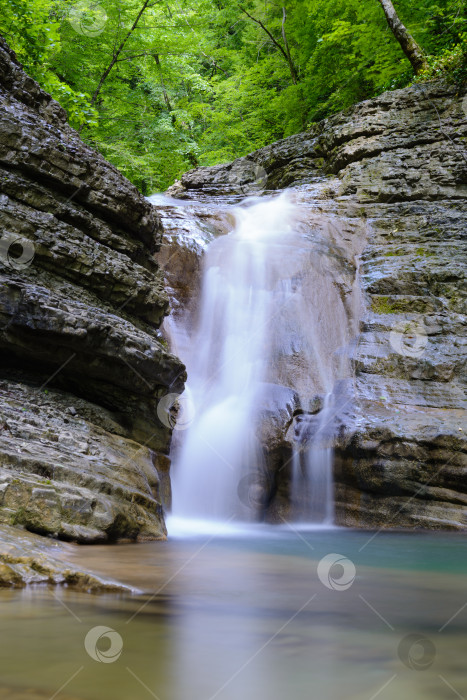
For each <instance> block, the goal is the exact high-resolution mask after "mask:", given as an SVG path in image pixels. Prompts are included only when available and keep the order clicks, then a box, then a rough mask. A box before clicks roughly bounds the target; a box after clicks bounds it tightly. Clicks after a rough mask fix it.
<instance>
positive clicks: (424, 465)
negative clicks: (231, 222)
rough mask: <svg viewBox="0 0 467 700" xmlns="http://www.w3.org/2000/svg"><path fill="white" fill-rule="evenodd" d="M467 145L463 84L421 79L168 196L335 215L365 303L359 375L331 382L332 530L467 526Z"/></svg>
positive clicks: (280, 494) (285, 469) (192, 177)
mask: <svg viewBox="0 0 467 700" xmlns="http://www.w3.org/2000/svg"><path fill="white" fill-rule="evenodd" d="M466 142H467V98H466V97H465V90H464V91H459V90H457V89H456V88H455V87H454V86H451V85H447V84H444V83H442V82H433V83H427V84H419V85H414V86H412V87H409V88H406V89H404V90H397V91H394V92H390V93H385V94H383V95H381V96H380V97H378V98H376V99H373V100H370V101H367V102H364V103H362V104H359V105H357V106H356V107H354V108H352V109H350V110H348V111H346V112H344V113H341V114H338V115H335V116H333V117H331V118H329V119H327V120H325V121H323V122H320V123H319V124H316V125H314V126H313V127H312V128H311V129H310V130H309V131H308V132H305V133H302V134H298V135H295V136H292V137H290V138H288V139H285V140H283V141H280V142H278V143H276V144H273V145H271V146H268V147H265V148H262V149H260V150H258V151H256V152H254V153H252V154H250V155H249V156H247V157H246V158H241V159H238V160H236V161H234V162H233V163H229V164H227V165H221V166H215V167H210V168H199V169H197V170H194V171H191V172H189V173H187V174H185V175H184V176H183V178H182V179H181V181H180V182H179V183H176V184H175V185H174V186H173V188H171V190H170V192H171V193H172V194H173V195H174V196H179V197H185V198H192V199H194V200H201V201H202V202H205V201H207V200H208V199H210V201H211V202H212V201H214V200H216V199H218V200H219V201H221V200H222V197H225V195H237V196H238V195H243V194H248V193H249V191H251V192H252V193H257V191H258V187H261V189H265V188H266V187H267V189H269V190H278V189H282V188H285V187H293V188H294V189H295V191H296V193H297V197H299V198H300V201H302V202H304V203H305V205H306V206H308V207H309V209H310V210H311V209H312V210H313V212H314V215H317V214H319V215H321V216H324V217H328V218H329V220H334V221H339V222H340V224H339V226H338V228H340V229H342V230H344V232H345V235H344V236H343V237H341V240H340V246H341V248H340V250H341V253H342V254H341V255H340V260H341V267H342V269H344V268H345V269H346V270H347V281H346V283H345V284H343V286H342V289H341V292H342V293H343V294H344V296H345V295H346V294H348V292H349V290H350V289H351V288H352V284H353V281H356V282H357V283H358V287H359V289H360V292H361V296H360V298H359V301H358V309H357V312H356V313H357V321H358V330H357V333H356V337H355V342H354V343H353V344H352V347H351V348H349V349H348V352H349V358H350V361H351V365H352V368H353V372H352V376H351V377H349V378H347V379H345V380H344V381H341V382H339V385H338V386H336V388H335V392H336V393H337V395H338V401H337V406H338V409H337V412H336V415H335V429H336V431H337V435H338V439H337V444H336V447H335V464H334V471H335V474H334V476H335V499H336V521H337V523H338V524H342V525H349V526H364V527H375V528H379V527H428V528H435V529H436V528H447V529H449V528H451V529H463V528H465V527H467V479H466V475H467V459H466V440H465V431H466V430H467V424H466V420H465V417H466V413H465V408H466V405H465V377H466V371H465V342H466V341H465V329H466V317H465V312H466V304H465V297H466V285H465V260H466V250H465V233H466V230H467V155H466ZM362 231H363V234H362ZM362 235H363V238H362ZM355 253H359V255H357V258H356V259H354V254H355ZM193 287H194V289H196V284H194V285H193ZM195 293H196V292H195ZM354 308H355V307H354ZM283 408H284V411H285V408H286V407H283ZM285 413H287V411H285ZM298 418H299V420H300V421H302V422H303V420H306V419H307V418H306V416H303V415H302V416H300V417H297V418H296V419H295V420H297V419H298ZM289 419H290V416H289ZM309 421H310V424H312V421H313V416H312V414H310V418H309ZM289 425H290V420H288V422H287V423H284V425H283V434H282V438H281V441H280V445H279V446H277V440H276V441H275V442H274V445H275V447H276V448H277V449H276V451H275V456H274V460H273V461H274V464H273V469H274V472H275V490H276V491H275V496H274V499H275V501H276V503H275V505H274V504H273V509H272V512H273V515H272V517H277V514H278V513H279V514H281V513H282V514H285V515H286V514H287V504H286V499H287V492H288V483H287V480H288V479H289V478H290V437H288V436H286V435H285V431H286V430H287V428H288V427H289ZM268 441H269V442H271V437H270V436H269V437H268ZM287 465H289V466H287Z"/></svg>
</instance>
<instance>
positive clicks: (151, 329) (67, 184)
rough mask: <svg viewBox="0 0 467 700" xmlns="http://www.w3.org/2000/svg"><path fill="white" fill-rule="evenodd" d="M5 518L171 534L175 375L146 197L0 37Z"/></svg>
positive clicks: (0, 428)
mask: <svg viewBox="0 0 467 700" xmlns="http://www.w3.org/2000/svg"><path fill="white" fill-rule="evenodd" d="M0 102H1V115H0V144H1V145H0V170H1V176H0V193H1V194H0V217H1V233H2V237H1V239H0V275H1V286H0V354H1V370H0V522H3V523H7V524H10V525H11V524H13V525H17V526H22V527H26V528H27V529H28V530H31V531H33V532H37V533H40V534H48V535H53V536H56V537H60V538H64V539H70V540H77V541H80V542H94V541H103V540H104V541H105V540H114V539H118V538H140V539H141V538H159V537H163V536H164V535H165V525H164V519H163V507H162V498H161V482H162V486H163V488H162V490H165V491H167V492H168V487H169V485H168V467H169V460H168V458H167V456H166V455H167V453H168V450H169V444H170V437H171V429H170V421H168V420H166V421H164V416H163V417H162V421H161V420H160V418H158V416H157V406H158V402H159V400H160V398H161V397H163V396H164V395H166V394H167V393H169V392H174V393H177V392H180V391H181V390H182V388H183V384H184V379H185V371H184V367H183V365H182V364H181V362H180V361H179V360H178V359H177V358H176V357H175V356H173V355H172V354H171V353H170V352H169V351H168V350H167V347H166V344H165V343H164V341H163V340H162V336H161V334H160V331H159V330H158V327H159V325H160V323H161V322H162V320H163V318H164V316H165V314H166V313H167V310H168V297H167V295H166V293H165V291H164V287H163V278H162V274H161V272H160V270H159V267H158V264H157V263H156V261H155V258H154V254H155V253H156V252H157V250H158V249H159V247H160V243H161V236H162V230H161V226H160V220H159V218H158V216H157V213H156V211H155V209H154V207H153V206H152V205H151V204H149V203H148V202H147V201H146V200H145V199H144V198H143V197H142V196H141V195H140V194H139V192H138V191H137V190H136V188H134V187H133V186H132V185H131V184H130V183H129V182H128V181H127V180H126V179H125V178H124V177H123V176H122V175H121V174H120V173H119V172H118V171H117V170H116V169H115V168H114V167H113V166H111V165H110V164H109V163H107V162H106V161H105V160H104V159H103V158H102V157H101V156H99V155H98V154H97V153H95V152H94V151H93V150H92V149H90V148H89V147H88V146H86V145H85V144H84V143H83V142H82V141H81V139H80V137H79V136H78V134H77V133H76V132H75V131H74V130H73V129H71V128H70V127H69V126H68V124H67V122H66V114H65V112H64V111H63V110H62V109H61V107H60V106H59V105H58V104H57V103H56V102H54V101H53V100H52V99H51V98H50V96H49V95H47V94H46V93H44V92H43V91H42V90H41V89H40V88H39V87H38V85H37V84H36V83H35V82H34V81H33V80H31V79H30V78H29V77H28V76H27V75H26V74H25V73H24V72H23V70H22V69H21V67H20V66H19V64H18V63H17V61H16V59H15V57H14V54H13V53H12V52H11V51H10V50H9V49H8V47H7V46H6V45H5V43H4V42H3V41H2V42H1V43H0Z"/></svg>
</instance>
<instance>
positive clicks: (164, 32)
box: [0, 0, 467, 194]
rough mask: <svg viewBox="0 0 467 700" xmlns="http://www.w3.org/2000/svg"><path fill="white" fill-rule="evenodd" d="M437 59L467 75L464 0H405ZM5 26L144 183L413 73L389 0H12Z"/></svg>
mask: <svg viewBox="0 0 467 700" xmlns="http://www.w3.org/2000/svg"><path fill="white" fill-rule="evenodd" d="M394 5H395V7H396V9H397V11H398V13H399V16H400V18H401V20H402V21H403V22H404V24H405V25H406V26H407V28H408V29H409V31H410V32H411V33H412V35H413V36H414V38H415V39H416V41H417V42H418V43H419V44H420V46H421V47H422V49H423V51H424V52H425V55H426V56H427V60H428V67H427V68H426V70H424V71H423V72H422V73H421V74H420V75H418V76H417V78H416V79H417V80H426V79H431V78H435V77H439V76H440V75H446V77H447V79H449V80H455V81H457V82H459V83H460V82H462V81H464V80H465V79H466V75H467V68H466V64H467V60H466V57H467V19H466V13H465V0H444V1H442V0H396V1H395V2H394ZM0 34H2V35H3V36H5V38H6V40H7V41H8V43H9V44H10V46H11V47H12V48H13V49H14V50H15V51H16V53H17V56H18V59H19V60H20V61H21V63H22V64H23V65H24V67H25V68H26V70H27V71H28V73H29V74H30V75H31V76H32V77H34V78H35V79H36V80H37V81H38V82H39V83H40V84H41V85H42V87H43V88H44V89H45V90H47V91H48V92H50V93H51V94H52V95H53V97H54V98H55V99H57V100H58V101H59V102H60V103H61V104H62V105H63V107H64V108H65V109H66V110H67V112H68V116H69V120H70V123H71V124H72V126H74V127H75V128H77V129H78V130H80V132H81V136H82V138H83V139H84V140H85V141H87V142H88V143H90V144H91V145H92V146H93V147H95V148H96V149H97V150H99V151H100V152H101V153H102V154H103V155H104V156H105V157H106V158H107V159H108V160H110V161H111V162H112V163H114V164H115V165H116V166H117V167H118V168H119V169H120V170H121V171H122V172H123V173H124V174H125V175H126V176H127V177H128V178H129V179H130V180H131V181H132V182H134V183H135V184H136V185H137V186H138V187H139V189H140V190H141V191H142V192H143V194H149V193H151V192H155V191H160V190H163V189H165V188H166V187H167V186H168V185H170V184H171V183H172V182H173V181H174V180H175V179H176V178H177V177H179V176H180V175H181V174H182V173H183V172H185V171H186V170H189V169H190V168H193V167H195V166H197V165H213V164H216V163H222V162H226V161H229V160H232V159H233V158H236V157H238V156H241V155H245V154H247V153H249V152H251V151H252V150H254V149H256V148H259V147H261V146H264V145H265V144H267V143H271V142H273V141H276V140H278V139H280V138H283V137H286V136H289V135H291V134H294V133H296V132H299V131H302V130H304V129H306V128H307V127H309V126H310V125H311V124H312V123H313V122H315V121H317V120H319V119H322V118H323V117H326V116H328V115H330V114H332V113H334V112H336V111H339V110H342V109H345V108H347V107H349V106H351V105H352V104H354V103H356V102H358V101H360V100H364V99H367V98H370V97H374V96H376V95H378V94H380V93H381V92H383V91H385V90H391V89H395V88H398V87H403V86H405V85H408V84H409V83H411V82H413V80H414V72H413V69H412V66H411V64H410V63H409V61H408V60H407V58H406V57H405V55H404V53H403V52H402V50H401V47H400V45H399V44H398V42H397V41H396V40H395V38H394V36H393V34H392V32H391V30H390V29H389V27H388V24H387V21H386V18H385V15H384V13H383V10H382V7H381V4H380V2H378V0H287V3H286V5H285V6H284V5H283V4H282V3H274V2H265V1H264V0H245V2H235V1H234V0H223V1H221V0H219V1H218V2H215V1H214V0H188V2H183V0H167V2H164V1H162V0H146V1H145V0H79V1H78V2H77V1H76V0H71V1H68V0H0Z"/></svg>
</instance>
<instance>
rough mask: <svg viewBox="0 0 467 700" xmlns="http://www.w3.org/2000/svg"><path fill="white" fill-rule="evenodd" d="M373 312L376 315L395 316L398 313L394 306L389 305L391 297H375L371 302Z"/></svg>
mask: <svg viewBox="0 0 467 700" xmlns="http://www.w3.org/2000/svg"><path fill="white" fill-rule="evenodd" d="M371 310H372V311H374V312H375V314H393V313H395V312H396V311H397V309H396V308H395V307H394V304H390V303H389V297H373V299H372V300H371Z"/></svg>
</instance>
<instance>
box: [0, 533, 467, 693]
mask: <svg viewBox="0 0 467 700" xmlns="http://www.w3.org/2000/svg"><path fill="white" fill-rule="evenodd" d="M368 540H369V535H368V534H365V533H357V532H348V531H341V530H334V531H328V532H326V531H323V530H321V531H315V532H313V531H310V532H303V531H300V532H292V531H289V532H285V531H278V530H274V531H273V532H272V533H270V536H269V537H268V536H266V535H265V534H264V533H263V534H262V535H261V536H250V537H245V536H243V537H237V536H234V535H230V536H228V535H224V536H223V537H222V538H214V539H212V536H207V535H203V536H201V535H199V536H198V537H193V538H190V539H186V538H181V539H174V540H171V541H169V542H166V543H163V542H158V543H150V544H149V543H148V544H142V545H136V546H135V545H118V546H115V547H90V548H83V547H81V548H79V547H76V548H75V550H74V552H75V554H74V559H75V562H76V563H77V564H79V563H81V564H83V565H86V566H88V567H90V568H94V569H95V570H98V571H99V572H100V573H102V574H106V575H109V576H112V577H115V578H120V579H121V580H125V581H126V582H127V583H129V584H131V585H133V586H137V587H139V588H141V589H144V590H146V591H148V592H147V593H146V594H145V595H142V596H133V597H124V596H116V595H104V596H92V595H87V594H79V593H76V592H73V591H70V590H66V589H53V588H50V589H46V588H28V589H24V590H22V591H9V590H3V591H1V592H0V619H1V629H2V634H1V636H0V659H1V681H0V698H10V699H11V700H20V698H21V700H36V699H37V700H39V698H52V697H53V698H54V699H55V698H57V699H58V698H62V699H63V698H68V699H70V698H82V699H88V700H110V699H111V698H112V700H128V699H129V698H131V699H132V700H133V699H135V700H139V699H140V698H141V700H144V699H145V698H151V697H156V698H159V700H214V699H215V698H216V699H217V698H219V700H240V699H241V700H244V699H245V700H257V699H258V698H260V699H262V698H268V700H269V699H270V700H283V698H284V697H287V698H291V699H292V700H302V699H303V700H305V699H306V700H310V698H312V699H314V698H316V699H317V700H318V699H319V700H322V699H328V698H329V699H331V700H339V699H340V698H342V697H345V698H350V699H351V700H370V698H375V697H379V698H382V699H383V700H393V699H395V698H401V697H402V698H410V699H411V700H412V699H413V700H419V699H420V700H421V699H422V698H435V699H436V698H439V699H440V700H441V699H444V698H446V699H448V698H455V697H456V693H458V694H459V695H458V696H457V697H465V696H466V693H467V678H466V675H465V659H466V658H467V636H466V634H465V632H466V630H465V624H466V620H467V605H466V604H467V593H466V587H465V583H466V579H465V573H466V568H467V564H466V562H467V559H466V556H465V554H466V548H467V544H466V543H465V541H464V540H463V539H462V537H461V536H458V535H455V534H452V535H447V534H443V535H434V534H421V535H420V534H417V535H414V534H391V533H384V534H383V533H382V534H381V535H378V537H376V538H375V539H374V540H373V541H372V542H370V543H369V544H367V543H368ZM333 552H336V553H340V554H341V555H342V556H343V557H345V558H348V559H349V560H351V561H352V562H353V563H354V565H355V568H356V578H355V581H354V582H353V583H352V584H351V585H350V587H348V588H346V589H345V590H338V589H333V588H332V587H327V586H325V585H323V584H322V583H321V581H320V578H319V576H318V573H317V567H318V562H319V561H320V560H322V558H323V557H324V556H325V555H327V554H329V553H333ZM337 566H339V565H337ZM341 573H342V572H341V571H340V570H339V569H338V568H337V569H336V570H333V573H332V580H336V581H338V580H339V577H340V575H341ZM98 626H102V627H107V628H110V629H112V630H115V631H116V632H117V633H118V635H120V636H121V638H122V641H123V651H122V654H121V656H120V657H119V658H117V659H116V660H115V661H114V662H104V663H102V662H100V663H99V662H96V661H95V660H93V659H92V658H91V657H90V656H89V655H88V653H87V652H86V649H85V647H84V639H85V636H86V634H87V633H88V632H89V630H90V629H92V628H94V627H98ZM409 635H415V637H409ZM424 640H429V642H431V646H430V645H429V644H427V643H426V642H425V641H424ZM100 643H102V645H103V646H102V648H101V650H102V651H103V652H104V653H105V651H106V647H105V644H106V642H105V639H104V638H102V640H101V642H100ZM453 689H454V690H453Z"/></svg>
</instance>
